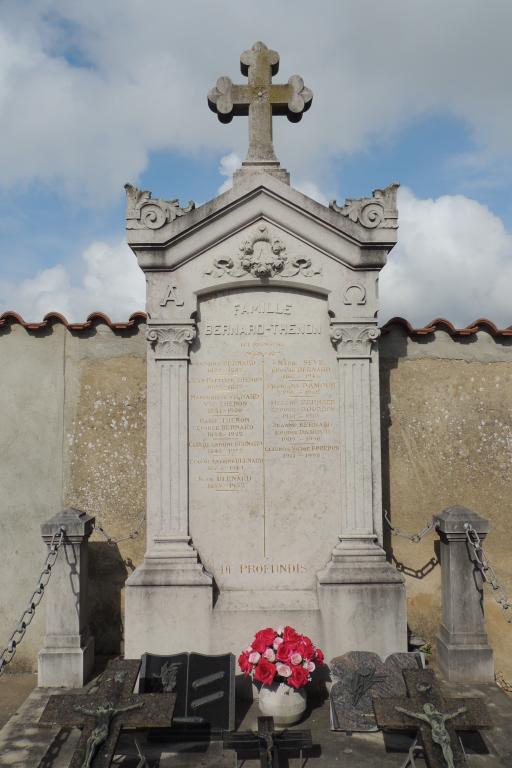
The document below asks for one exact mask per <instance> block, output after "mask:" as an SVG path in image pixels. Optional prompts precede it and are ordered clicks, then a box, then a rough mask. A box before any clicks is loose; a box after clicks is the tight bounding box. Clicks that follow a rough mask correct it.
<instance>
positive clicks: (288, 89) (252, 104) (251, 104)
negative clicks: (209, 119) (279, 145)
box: [208, 42, 313, 168]
mask: <svg viewBox="0 0 512 768" xmlns="http://www.w3.org/2000/svg"><path fill="white" fill-rule="evenodd" d="M240 68H241V70H242V74H243V75H246V76H247V77H248V84H247V85H234V84H233V83H232V81H231V79H230V78H229V77H219V79H218V80H217V84H216V86H215V88H212V89H211V91H210V92H209V93H208V104H209V106H210V109H211V110H213V112H216V113H217V115H218V117H219V120H220V121H221V122H223V123H229V122H230V121H231V119H232V118H233V115H249V150H248V152H247V157H246V159H245V161H244V166H247V165H249V166H251V165H252V166H274V167H276V168H277V167H278V166H279V162H278V160H277V157H276V155H275V153H274V147H273V144H272V115H287V117H288V120H291V121H292V122H298V121H299V120H300V119H301V118H302V113H303V112H305V111H306V110H307V109H309V107H310V106H311V101H312V99H313V93H312V92H311V91H310V90H309V88H306V87H305V85H304V80H303V79H302V78H301V77H299V75H292V76H291V77H290V79H289V80H288V83H286V84H284V85H277V84H274V83H272V77H273V75H275V74H277V71H278V69H279V54H278V53H277V51H272V50H270V48H267V46H266V45H265V44H264V43H261V42H258V43H255V44H254V45H253V47H252V48H250V49H249V50H248V51H245V52H244V53H242V55H241V56H240Z"/></svg>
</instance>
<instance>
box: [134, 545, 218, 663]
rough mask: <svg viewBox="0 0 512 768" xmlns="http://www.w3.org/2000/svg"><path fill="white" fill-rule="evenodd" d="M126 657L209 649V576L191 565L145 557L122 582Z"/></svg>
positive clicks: (196, 565) (210, 607)
mask: <svg viewBox="0 0 512 768" xmlns="http://www.w3.org/2000/svg"><path fill="white" fill-rule="evenodd" d="M125 601H126V602H125V647H124V655H125V658H127V659H138V658H140V657H141V655H142V654H143V653H146V652H147V653H157V654H167V655H169V654H172V653H179V652H180V651H188V650H193V651H198V652H199V653H209V651H210V628H211V627H210V625H211V613H212V578H211V576H209V575H208V574H207V573H206V572H205V570H204V568H203V567H202V566H201V565H200V564H199V563H197V562H195V563H184V562H183V563H172V562H162V561H160V562H158V561H151V559H149V558H148V559H146V560H145V561H144V563H143V564H142V565H141V566H140V567H139V568H137V569H136V570H135V571H134V572H133V574H132V575H131V576H130V578H129V579H128V580H127V582H126V597H125Z"/></svg>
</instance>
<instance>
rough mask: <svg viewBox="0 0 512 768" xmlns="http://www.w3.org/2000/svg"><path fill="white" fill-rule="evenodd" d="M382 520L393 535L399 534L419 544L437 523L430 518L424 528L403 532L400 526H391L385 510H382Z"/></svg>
mask: <svg viewBox="0 0 512 768" xmlns="http://www.w3.org/2000/svg"><path fill="white" fill-rule="evenodd" d="M384 520H385V521H386V523H387V524H388V526H389V530H390V531H391V533H392V534H393V536H400V538H402V539H407V540H408V541H412V542H414V544H419V542H420V541H421V540H422V539H423V538H424V537H425V536H426V535H427V533H430V531H433V530H434V528H437V523H436V522H435V521H434V518H432V520H431V521H430V523H428V525H426V526H425V528H422V529H421V531H419V533H405V531H402V530H401V529H400V528H393V526H392V525H391V520H390V519H389V516H388V513H387V511H386V510H384Z"/></svg>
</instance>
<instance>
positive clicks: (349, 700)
mask: <svg viewBox="0 0 512 768" xmlns="http://www.w3.org/2000/svg"><path fill="white" fill-rule="evenodd" d="M420 666H421V662H420V656H419V654H417V653H393V654H392V655H391V656H388V658H387V659H386V661H385V662H384V663H383V662H382V661H381V659H380V658H379V656H378V655H377V654H376V653H368V652H366V651H351V652H350V653H345V654H344V655H343V656H337V657H336V658H335V659H333V660H332V661H331V664H330V668H331V676H332V680H333V685H332V688H331V691H330V704H331V728H332V730H334V731H376V730H378V728H377V724H376V722H375V714H374V711H373V704H372V699H373V697H386V696H405V693H406V690H405V683H404V679H403V675H402V672H403V670H404V669H419V668H420Z"/></svg>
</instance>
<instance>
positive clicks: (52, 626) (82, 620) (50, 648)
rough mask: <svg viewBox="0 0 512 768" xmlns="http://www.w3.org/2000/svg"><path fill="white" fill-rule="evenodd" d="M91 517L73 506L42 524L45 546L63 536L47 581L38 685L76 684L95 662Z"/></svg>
mask: <svg viewBox="0 0 512 768" xmlns="http://www.w3.org/2000/svg"><path fill="white" fill-rule="evenodd" d="M93 525H94V518H93V517H90V516H89V515H87V514H86V513H85V512H82V511H81V510H79V509H74V508H72V507H70V508H68V509H65V510H63V511H62V512H59V513H58V514H57V515H54V516H53V517H52V518H51V519H50V520H48V521H47V522H46V523H43V524H42V525H41V534H42V537H43V541H44V542H45V543H46V544H47V545H48V547H50V545H51V543H52V542H53V541H54V537H55V536H57V535H58V534H59V532H60V531H61V530H64V531H65V533H64V538H63V541H62V544H61V546H60V548H59V550H58V553H57V558H56V560H55V563H54V565H53V568H52V570H51V579H50V581H49V582H48V585H47V587H46V592H47V594H46V634H45V638H44V646H43V648H42V649H41V650H40V651H39V656H38V685H40V686H63V687H68V688H81V687H82V686H83V685H84V683H85V682H87V679H88V677H89V675H90V673H91V670H92V666H93V663H94V638H93V637H92V636H91V634H90V631H89V625H88V621H89V604H88V555H89V552H88V539H89V536H90V535H91V533H92V530H93Z"/></svg>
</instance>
